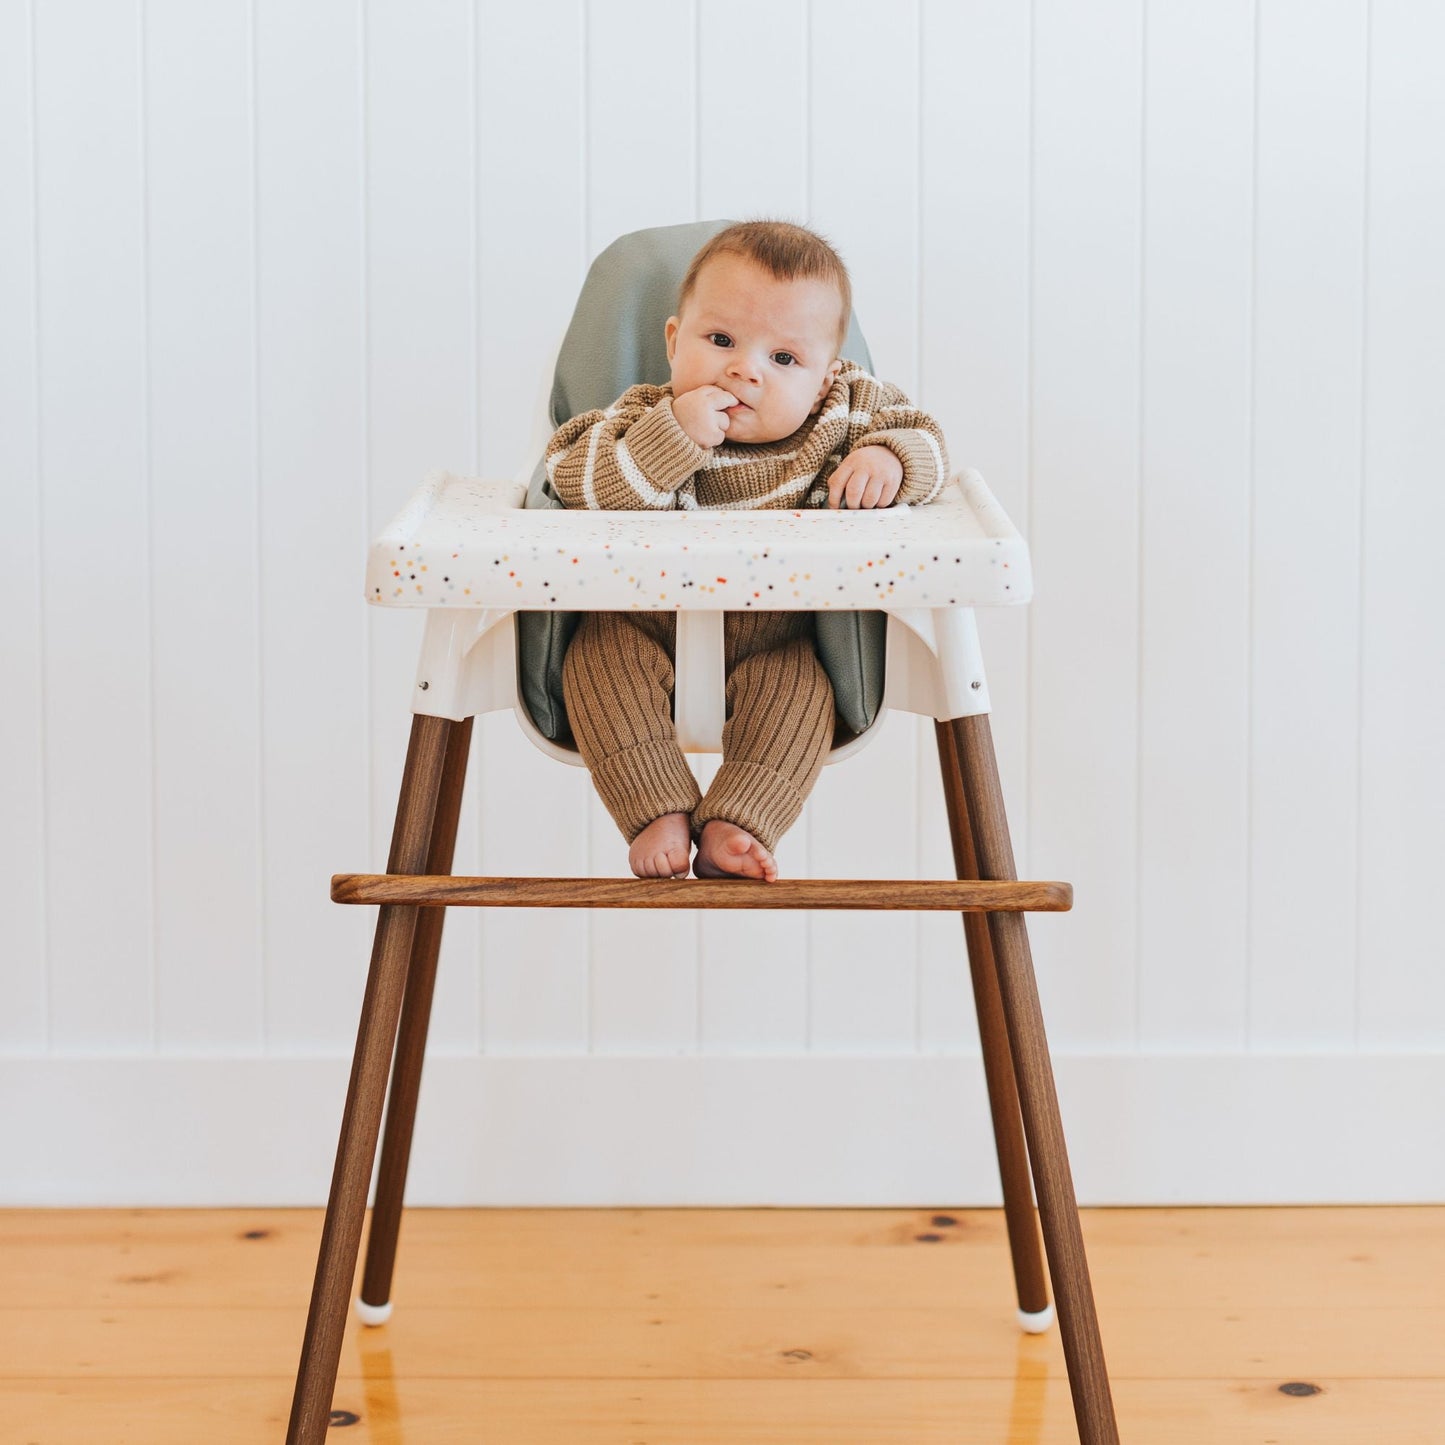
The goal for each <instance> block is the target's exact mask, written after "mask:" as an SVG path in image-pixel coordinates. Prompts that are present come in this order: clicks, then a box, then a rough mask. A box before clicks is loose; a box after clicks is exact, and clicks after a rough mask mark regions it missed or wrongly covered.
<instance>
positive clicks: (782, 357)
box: [773, 351, 798, 366]
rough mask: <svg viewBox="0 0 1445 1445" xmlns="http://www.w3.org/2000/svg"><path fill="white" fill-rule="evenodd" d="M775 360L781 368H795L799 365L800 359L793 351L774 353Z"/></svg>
mask: <svg viewBox="0 0 1445 1445" xmlns="http://www.w3.org/2000/svg"><path fill="white" fill-rule="evenodd" d="M773 360H774V361H776V362H777V363H778V365H779V366H795V365H797V361H798V358H797V357H796V356H794V355H793V353H792V352H791V351H775V352H773Z"/></svg>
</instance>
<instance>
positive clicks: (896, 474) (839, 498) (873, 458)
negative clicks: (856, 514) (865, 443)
mask: <svg viewBox="0 0 1445 1445" xmlns="http://www.w3.org/2000/svg"><path fill="white" fill-rule="evenodd" d="M902 485H903V463H902V462H900V461H899V460H898V458H897V457H896V456H894V455H893V453H892V452H890V451H889V450H888V448H887V447H859V448H858V450H857V451H855V452H849V453H848V455H847V456H846V457H844V458H843V460H842V461H841V462H839V463H838V469H837V471H835V472H834V473H833V475H832V476H831V477H829V478H828V505H829V506H830V507H837V506H839V505H840V503H841V504H844V505H846V506H848V507H850V508H851V507H887V506H889V505H891V503H892V501H893V499H894V497H896V496H897V495H898V489H899V487H901V486H902Z"/></svg>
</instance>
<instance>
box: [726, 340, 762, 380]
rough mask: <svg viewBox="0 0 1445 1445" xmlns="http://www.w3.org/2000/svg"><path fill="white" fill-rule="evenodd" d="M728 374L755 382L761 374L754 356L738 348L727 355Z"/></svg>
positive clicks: (760, 368)
mask: <svg viewBox="0 0 1445 1445" xmlns="http://www.w3.org/2000/svg"><path fill="white" fill-rule="evenodd" d="M728 375H729V376H735V377H737V378H738V379H739V380H740V381H753V382H755V381H757V379H758V377H759V376H761V375H762V367H761V366H760V365H759V364H758V361H757V359H756V357H753V356H750V355H749V354H748V353H747V352H745V351H743V350H742V349H741V348H739V349H738V350H736V351H735V352H734V353H733V354H732V355H731V356H730V357H728Z"/></svg>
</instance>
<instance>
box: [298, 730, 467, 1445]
mask: <svg viewBox="0 0 1445 1445" xmlns="http://www.w3.org/2000/svg"><path fill="white" fill-rule="evenodd" d="M456 726H457V724H455V723H453V722H451V721H449V720H448V719H447V718H434V717H421V716H417V717H414V718H413V719H412V727H411V743H410V745H409V746H408V748H407V754H406V771H405V773H404V774H403V776H402V783H401V798H400V800H399V801H398V803H397V808H396V825H395V828H394V830H393V832H392V837H391V856H390V857H389V859H388V860H387V871H388V872H390V873H420V872H421V871H422V870H423V869H424V868H425V867H426V862H427V856H428V854H429V852H430V850H431V840H432V833H433V822H434V819H435V817H436V811H437V799H438V796H439V794H440V792H441V782H442V771H443V765H444V764H445V762H446V756H447V743H448V740H449V739H450V737H451V733H452V730H453V729H454V728H455V727H456ZM418 911H419V910H418V909H416V908H409V907H404V906H402V905H399V904H388V905H385V906H383V907H382V908H381V910H380V912H379V913H378V916H377V920H376V941H375V943H374V944H373V945H372V950H371V968H370V972H369V973H368V975H367V980H366V997H365V999H364V1000H363V1002H362V1005H361V1023H360V1026H359V1028H358V1029H357V1035H356V1052H355V1054H354V1056H353V1058H352V1064H351V1082H350V1084H349V1086H348V1087H347V1091H346V1108H345V1111H344V1112H343V1114H342V1119H341V1138H340V1141H339V1142H338V1144H337V1149H336V1167H335V1169H334V1171H333V1173H332V1176H331V1196H330V1199H329V1201H328V1203H327V1206H326V1223H325V1225H324V1227H323V1228H322V1231H321V1250H320V1253H319V1255H318V1257H317V1261H316V1278H315V1282H314V1283H313V1285H312V1288H311V1309H310V1312H309V1313H308V1315H307V1317H306V1335H305V1339H304V1341H303V1343H302V1346H301V1365H300V1369H299V1370H298V1372H297V1376H296V1392H295V1394H294V1396H293V1397H292V1400H291V1421H290V1424H289V1426H288V1427H287V1430H286V1445H322V1442H323V1441H324V1440H325V1438H326V1431H327V1427H328V1425H329V1423H330V1415H331V1396H332V1393H333V1392H334V1390H335V1388H336V1370H337V1366H338V1365H339V1363H340V1361H341V1341H342V1336H343V1335H344V1333H345V1330H346V1307H347V1303H348V1300H349V1297H350V1294H351V1281H352V1277H353V1275H354V1274H355V1272H356V1255H357V1250H358V1248H359V1247H360V1244H361V1228H362V1224H363V1223H364V1221H365V1218H366V1195H367V1190H368V1188H369V1187H370V1184H371V1166H372V1163H373V1161H374V1160H375V1158H376V1140H377V1136H378V1134H379V1133H380V1132H381V1109H382V1104H383V1102H384V1100H385V1096H386V1081H387V1077H388V1075H389V1074H390V1072H391V1059H392V1049H393V1047H394V1045H395V1043H396V1027H397V1020H398V1018H399V1016H400V1014H401V1002H402V996H403V993H404V991H405V987H406V973H407V964H408V961H409V959H410V957H411V947H412V936H413V933H414V931H415V926H416V918H417V913H418Z"/></svg>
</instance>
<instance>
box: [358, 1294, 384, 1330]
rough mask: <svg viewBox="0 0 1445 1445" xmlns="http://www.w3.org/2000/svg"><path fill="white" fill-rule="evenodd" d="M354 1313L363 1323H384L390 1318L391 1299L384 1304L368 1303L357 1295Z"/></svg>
mask: <svg viewBox="0 0 1445 1445" xmlns="http://www.w3.org/2000/svg"><path fill="white" fill-rule="evenodd" d="M356 1314H357V1318H358V1319H360V1321H361V1323H362V1324H364V1325H384V1324H385V1323H386V1322H387V1320H389V1319H390V1318H391V1301H390V1300H387V1302H386V1303H385V1304H384V1305H369V1304H367V1302H366V1301H365V1300H364V1299H362V1298H361V1297H360V1295H358V1296H357V1299H356Z"/></svg>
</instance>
